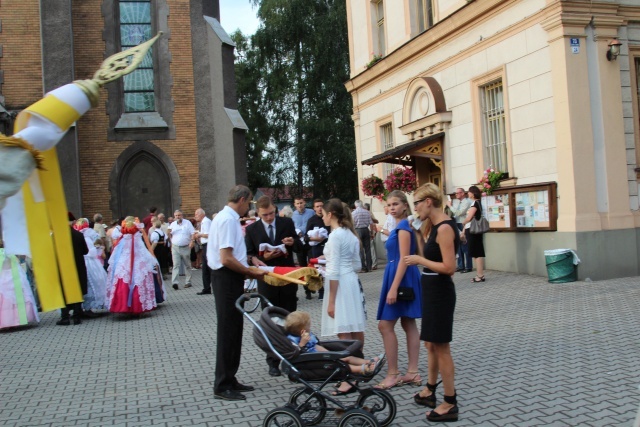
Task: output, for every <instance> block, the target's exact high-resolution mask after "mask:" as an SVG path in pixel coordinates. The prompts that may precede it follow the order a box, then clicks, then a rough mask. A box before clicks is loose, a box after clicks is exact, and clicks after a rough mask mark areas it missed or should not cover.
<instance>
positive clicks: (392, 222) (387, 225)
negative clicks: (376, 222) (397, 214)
mask: <svg viewBox="0 0 640 427" xmlns="http://www.w3.org/2000/svg"><path fill="white" fill-rule="evenodd" d="M397 225H398V224H397V223H396V219H395V218H394V216H393V215H391V214H387V218H386V220H385V221H384V225H383V226H382V228H383V229H384V230H387V233H389V234H391V232H392V231H393V230H395V228H396V227H397ZM388 238H389V236H388V235H386V234H384V233H380V240H382V241H383V242H386V241H387V239H388Z"/></svg>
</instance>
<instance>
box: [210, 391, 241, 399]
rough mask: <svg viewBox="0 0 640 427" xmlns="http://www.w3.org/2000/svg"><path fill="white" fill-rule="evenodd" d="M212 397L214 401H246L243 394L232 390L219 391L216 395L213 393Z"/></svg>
mask: <svg viewBox="0 0 640 427" xmlns="http://www.w3.org/2000/svg"><path fill="white" fill-rule="evenodd" d="M213 396H214V397H215V398H216V399H222V400H246V399H247V398H246V397H244V394H242V393H240V392H237V391H234V390H225V391H219V392H217V393H213Z"/></svg>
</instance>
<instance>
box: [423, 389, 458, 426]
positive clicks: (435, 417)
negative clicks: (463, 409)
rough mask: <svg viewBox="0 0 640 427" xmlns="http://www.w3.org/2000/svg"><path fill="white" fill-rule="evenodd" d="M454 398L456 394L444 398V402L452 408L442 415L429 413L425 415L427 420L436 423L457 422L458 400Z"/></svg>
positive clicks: (434, 412)
mask: <svg viewBox="0 0 640 427" xmlns="http://www.w3.org/2000/svg"><path fill="white" fill-rule="evenodd" d="M456 397H457V395H456V394H454V395H453V396H445V397H444V401H445V402H447V403H448V404H450V405H453V406H452V407H451V408H449V410H448V411H447V412H445V413H444V414H439V413H437V412H436V411H435V410H433V411H431V412H429V413H428V414H427V420H429V421H432V422H436V423H441V422H451V421H458V415H459V412H460V411H459V410H458V400H457V399H456Z"/></svg>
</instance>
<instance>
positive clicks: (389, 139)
mask: <svg viewBox="0 0 640 427" xmlns="http://www.w3.org/2000/svg"><path fill="white" fill-rule="evenodd" d="M380 142H381V144H380V145H381V146H382V151H387V150H391V149H393V147H394V144H393V128H392V127H391V123H387V124H384V125H382V126H380ZM395 167H396V165H394V164H393V163H383V164H382V179H386V178H387V176H388V175H389V174H390V173H391V171H392V170H393V168H395Z"/></svg>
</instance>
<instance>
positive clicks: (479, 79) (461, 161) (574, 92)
mask: <svg viewBox="0 0 640 427" xmlns="http://www.w3.org/2000/svg"><path fill="white" fill-rule="evenodd" d="M346 1H347V19H348V29H349V53H350V61H351V64H350V65H351V79H350V80H349V81H348V82H347V83H346V87H347V89H348V91H349V92H350V93H351V95H352V97H353V108H354V114H353V119H354V123H355V135H356V150H357V156H358V164H359V171H358V173H359V178H360V180H362V179H363V178H365V177H367V176H370V175H372V174H373V175H377V176H380V177H381V178H383V179H384V178H385V177H386V175H387V174H388V173H389V171H390V170H391V169H392V168H393V167H395V166H396V165H404V166H410V167H413V168H414V170H415V171H416V174H417V177H418V183H419V184H422V183H424V182H434V183H436V184H438V185H440V186H441V187H442V188H443V190H444V191H445V193H453V192H454V190H455V188H457V187H463V188H465V189H467V188H468V187H469V186H471V185H473V184H476V183H477V182H478V181H479V179H480V177H481V176H482V174H483V171H484V170H485V169H486V168H489V167H492V168H494V169H497V170H500V171H503V172H505V173H506V177H507V178H508V179H505V180H504V181H502V182H501V189H500V190H498V191H497V192H495V194H494V195H493V196H489V197H487V198H486V199H485V200H484V204H485V208H486V209H485V214H486V215H488V216H489V220H490V222H491V223H492V229H493V230H495V232H491V233H488V234H487V235H485V249H486V253H487V258H486V264H487V267H488V268H490V269H497V270H505V271H514V272H520V273H530V274H538V275H546V267H545V257H544V250H547V249H559V248H571V249H575V250H576V251H577V253H578V255H579V257H580V258H581V261H582V263H581V264H580V266H579V269H578V273H579V278H580V279H585V278H591V279H594V280H599V279H605V278H613V277H624V276H632V275H639V274H640V260H639V258H640V210H639V205H640V200H639V197H638V195H639V182H640V168H639V167H638V166H639V165H640V121H639V117H640V116H639V113H638V110H639V102H638V93H639V92H638V88H639V83H640V78H639V77H640V5H639V4H638V2H637V1H635V0H611V1H590V0H379V1H378V0H346ZM361 196H362V197H363V199H364V200H367V201H369V200H368V198H367V197H365V196H364V195H362V194H361ZM372 204H373V210H374V211H375V212H381V211H382V205H381V204H380V202H378V201H377V200H376V199H373V200H372ZM378 216H380V215H378Z"/></svg>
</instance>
